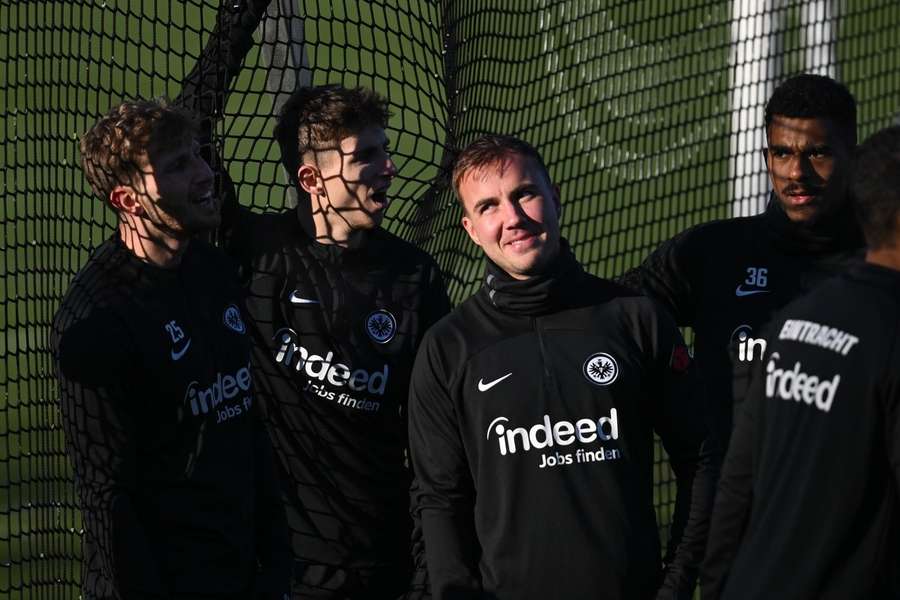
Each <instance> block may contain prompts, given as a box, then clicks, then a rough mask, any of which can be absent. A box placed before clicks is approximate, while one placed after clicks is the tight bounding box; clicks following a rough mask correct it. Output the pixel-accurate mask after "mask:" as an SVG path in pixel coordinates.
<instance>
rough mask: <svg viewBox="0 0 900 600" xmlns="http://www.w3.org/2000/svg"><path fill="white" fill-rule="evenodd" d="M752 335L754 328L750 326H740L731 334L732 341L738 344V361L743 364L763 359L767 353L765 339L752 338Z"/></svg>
mask: <svg viewBox="0 0 900 600" xmlns="http://www.w3.org/2000/svg"><path fill="white" fill-rule="evenodd" d="M751 333H753V328H752V327H750V326H749V325H740V326H739V327H737V328H736V329H735V330H734V331H732V332H731V339H732V341H734V342H736V343H737V351H738V360H740V361H742V362H749V361H752V360H755V359H756V358H760V359H762V357H763V355H764V354H765V353H766V346H767V343H766V340H765V338H754V337H751V336H750V334H751ZM757 352H759V354H757Z"/></svg>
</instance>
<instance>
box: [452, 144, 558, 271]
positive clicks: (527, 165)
mask: <svg viewBox="0 0 900 600" xmlns="http://www.w3.org/2000/svg"><path fill="white" fill-rule="evenodd" d="M459 196H460V199H461V200H462V203H463V208H464V212H465V214H464V215H463V218H462V224H463V227H464V228H465V230H466V233H468V234H469V237H470V238H471V239H472V241H473V242H475V243H476V244H478V245H479V246H481V249H482V250H484V253H485V254H486V255H487V257H488V258H490V259H491V260H492V261H494V263H495V264H496V265H497V266H498V267H500V268H501V269H503V270H504V271H506V272H507V273H508V274H509V275H510V276H511V277H513V278H515V279H528V278H530V277H533V276H534V275H539V274H541V273H543V272H544V270H545V269H546V268H547V266H548V265H549V264H550V262H551V261H552V260H553V259H554V258H555V257H556V256H557V254H559V237H560V236H559V208H560V207H559V190H558V189H557V188H556V187H555V186H553V185H552V184H551V183H550V181H549V180H548V177H547V176H546V174H545V173H544V171H543V169H541V167H540V165H539V164H537V162H536V161H535V160H533V159H532V158H530V157H525V156H521V155H519V154H511V155H510V156H509V157H508V158H506V159H505V160H504V161H503V162H502V163H496V164H493V165H487V166H486V167H484V168H482V169H478V170H473V171H469V172H467V173H465V175H464V176H463V179H462V180H461V181H460V184H459Z"/></svg>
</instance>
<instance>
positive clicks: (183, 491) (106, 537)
mask: <svg viewBox="0 0 900 600" xmlns="http://www.w3.org/2000/svg"><path fill="white" fill-rule="evenodd" d="M194 136H195V124H194V122H193V121H192V120H191V118H190V117H189V116H188V115H187V114H186V113H184V112H182V111H180V110H177V109H175V108H173V107H171V106H169V105H167V104H166V103H165V102H156V101H134V102H125V103H123V104H121V105H119V106H117V107H115V108H113V109H112V110H111V111H110V112H109V113H107V114H106V115H104V116H103V117H102V118H101V119H100V120H99V121H98V122H97V124H95V125H94V127H92V128H91V130H90V131H88V132H87V133H86V134H85V135H84V137H83V138H82V140H81V158H82V166H83V168H84V171H85V174H86V175H87V178H88V181H89V182H90V184H91V187H92V189H93V191H94V192H95V193H96V194H97V196H98V197H99V198H101V199H102V200H103V201H104V202H106V203H107V204H108V205H109V206H110V207H111V208H112V209H113V210H114V211H115V212H116V215H117V217H118V227H117V230H116V232H115V233H114V234H113V236H112V237H111V238H110V239H109V240H107V241H106V242H105V243H103V244H102V245H100V246H99V247H98V248H96V249H95V250H94V252H93V253H92V254H91V257H90V258H89V259H88V262H87V264H85V266H84V267H83V268H82V269H81V270H80V271H79V273H78V275H77V276H76V277H75V279H74V280H73V281H72V284H71V285H70V287H69V290H68V292H67V294H66V296H65V299H64V300H63V302H62V304H61V305H60V307H59V310H58V311H57V313H56V316H55V318H54V321H53V330H52V334H51V346H52V348H53V356H54V360H55V363H56V368H57V375H58V378H59V392H60V408H61V412H62V424H63V429H64V431H65V434H66V442H67V449H68V452H69V457H70V458H71V461H72V465H73V467H74V471H75V483H76V487H77V490H78V494H79V499H80V506H81V509H82V514H83V517H84V524H85V535H84V564H83V582H82V588H83V591H84V597H85V598H92V599H97V600H101V599H110V600H112V599H113V598H129V599H130V598H135V599H150V598H154V599H156V598H159V599H162V598H173V599H179V598H180V599H188V598H191V599H195V598H209V599H220V600H226V599H227V600H238V599H244V598H258V599H262V598H271V599H275V598H277V599H278V600H281V599H282V598H284V597H285V595H286V594H287V591H288V588H289V579H290V549H289V546H288V539H287V535H286V527H285V519H284V510H283V508H282V506H281V502H280V498H279V494H278V486H277V483H276V480H275V473H274V468H273V458H272V449H271V445H270V442H269V439H268V436H267V435H266V432H265V429H264V428H263V426H262V424H261V422H260V420H259V418H258V414H257V412H256V411H257V408H256V398H255V396H254V391H253V388H252V377H251V374H250V369H249V361H250V339H249V336H248V335H247V333H246V328H245V325H244V320H243V317H242V312H241V308H240V306H241V301H240V296H241V292H240V287H239V286H238V281H237V277H236V273H235V272H234V269H233V266H232V265H231V263H230V262H229V261H228V260H227V258H226V257H225V256H224V255H222V253H221V252H219V251H218V250H216V249H215V248H212V247H210V246H209V245H208V244H206V243H204V242H202V241H199V240H197V239H194V237H195V236H197V235H198V234H202V233H204V232H208V231H209V230H211V229H213V228H214V227H216V226H217V225H218V224H219V203H218V200H217V199H216V198H215V196H214V195H213V173H212V171H211V170H210V169H209V167H208V166H207V164H206V162H205V161H204V160H203V158H202V157H201V156H200V153H199V146H198V145H197V142H196V140H195V139H194Z"/></svg>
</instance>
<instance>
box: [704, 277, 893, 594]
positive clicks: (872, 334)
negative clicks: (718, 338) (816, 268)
mask: <svg viewBox="0 0 900 600" xmlns="http://www.w3.org/2000/svg"><path fill="white" fill-rule="evenodd" d="M768 333H769V334H770V335H769V338H768V339H769V347H768V350H767V352H766V358H765V362H764V363H762V364H761V365H759V366H758V367H757V368H756V369H754V376H753V379H752V384H751V386H750V389H749V392H748V396H747V401H746V402H745V405H744V406H743V407H742V409H741V411H739V412H738V413H737V415H736V423H735V431H734V436H733V438H732V442H731V447H730V448H729V451H728V456H727V458H726V461H725V466H724V470H723V473H722V480H721V483H720V484H719V493H718V496H717V498H716V507H715V512H714V515H713V524H712V532H711V534H710V535H711V538H710V546H709V554H708V556H707V559H706V562H705V564H704V574H703V578H704V582H703V592H704V594H703V597H704V598H711V599H715V598H728V599H739V598H748V599H750V598H754V599H755V598H816V599H834V600H838V599H840V600H848V599H853V598H859V599H863V598H898V597H900V569H898V565H900V497H898V491H900V272H897V271H894V270H891V269H886V268H883V267H879V266H875V265H871V264H862V263H861V264H858V265H855V266H854V267H853V268H851V269H850V270H849V271H848V272H847V273H846V274H844V275H841V276H838V277H835V278H834V279H832V280H830V281H829V282H828V283H826V284H823V285H822V286H821V287H819V288H818V289H817V290H816V292H815V293H814V294H810V295H807V296H805V297H803V298H802V299H800V300H797V301H796V302H794V303H792V304H791V305H789V306H788V307H787V308H785V309H784V310H783V311H781V312H780V313H779V314H778V316H777V317H776V318H775V319H773V321H772V323H771V327H770V328H769V329H768Z"/></svg>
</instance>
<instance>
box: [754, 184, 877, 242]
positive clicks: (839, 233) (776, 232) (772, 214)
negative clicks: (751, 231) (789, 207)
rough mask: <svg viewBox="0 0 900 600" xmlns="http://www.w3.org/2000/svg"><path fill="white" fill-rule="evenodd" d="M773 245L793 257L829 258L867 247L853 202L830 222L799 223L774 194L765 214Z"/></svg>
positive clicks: (833, 216) (829, 219)
mask: <svg viewBox="0 0 900 600" xmlns="http://www.w3.org/2000/svg"><path fill="white" fill-rule="evenodd" d="M763 219H764V220H765V222H766V224H767V227H766V232H767V233H768V234H769V235H770V236H771V237H772V242H773V243H774V244H775V245H777V246H779V247H780V248H782V249H784V250H786V251H787V252H790V253H793V254H826V253H832V252H838V251H842V250H852V249H856V248H861V247H862V246H863V237H862V233H861V231H860V229H859V226H858V225H857V223H856V218H855V216H854V215H853V209H852V207H851V205H850V202H844V205H843V206H842V207H841V208H840V209H839V210H838V211H837V212H836V213H834V214H833V215H831V216H830V217H828V218H827V219H822V220H820V221H815V222H813V223H795V222H794V221H791V220H790V218H788V216H787V214H786V213H785V212H784V209H783V208H782V207H781V203H780V202H779V201H778V199H777V198H776V197H775V194H774V192H773V193H771V194H770V195H769V203H768V204H767V205H766V210H765V213H763Z"/></svg>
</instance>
